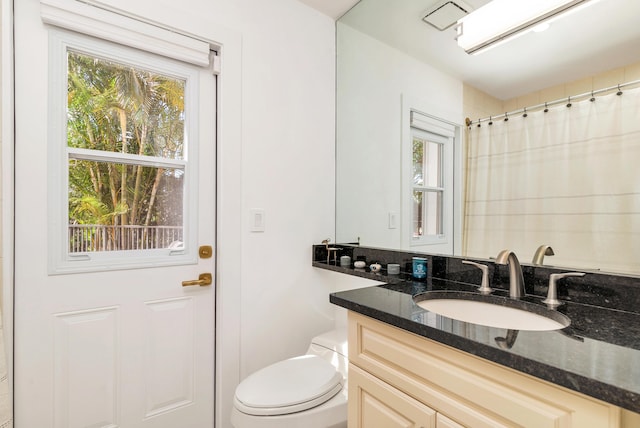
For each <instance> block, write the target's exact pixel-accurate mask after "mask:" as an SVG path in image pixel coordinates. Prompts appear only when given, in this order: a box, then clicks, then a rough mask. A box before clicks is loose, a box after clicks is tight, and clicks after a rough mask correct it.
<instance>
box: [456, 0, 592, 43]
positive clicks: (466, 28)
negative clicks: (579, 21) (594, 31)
mask: <svg viewBox="0 0 640 428" xmlns="http://www.w3.org/2000/svg"><path fill="white" fill-rule="evenodd" d="M597 1H598V0H536V1H526V2H524V1H513V0H493V1H490V2H489V3H487V4H486V5H484V6H482V7H480V8H478V9H476V10H475V11H473V12H471V13H470V14H469V15H467V16H464V17H462V18H461V19H459V20H458V24H457V26H456V31H457V37H456V40H457V41H458V46H460V47H461V48H463V49H464V50H465V52H467V53H468V54H478V53H480V52H484V51H486V50H488V49H490V48H493V47H495V46H497V45H499V44H502V43H504V42H506V41H508V40H512V39H514V38H516V37H518V36H521V35H522V34H525V33H526V32H528V31H530V30H532V29H533V28H534V27H536V26H537V25H540V24H541V23H543V22H546V23H549V22H551V21H554V20H556V19H558V18H560V17H561V16H566V15H567V13H568V12H570V11H571V12H574V11H576V10H577V9H579V8H580V7H582V6H587V5H590V4H593V3H595V2H597Z"/></svg>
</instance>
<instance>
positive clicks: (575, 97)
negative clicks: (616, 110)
mask: <svg viewBox="0 0 640 428" xmlns="http://www.w3.org/2000/svg"><path fill="white" fill-rule="evenodd" d="M635 85H640V80H633V81H631V82H626V83H621V84H619V85H615V86H609V87H608V88H602V89H598V90H596V91H589V92H585V93H583V94H578V95H572V96H569V97H566V98H560V99H557V100H555V101H549V102H544V103H541V104H537V105H534V106H531V107H524V108H521V109H518V110H513V111H508V112H505V113H503V114H498V115H496V116H489V117H485V118H482V119H478V120H471V119H469V118H468V117H467V118H466V119H465V123H466V125H467V126H471V125H473V124H478V126H480V124H481V123H482V122H487V121H493V120H496V119H502V118H504V119H505V120H507V119H508V117H509V116H512V115H516V114H520V113H522V114H523V115H524V114H527V113H528V112H530V111H536V110H540V109H543V108H544V109H547V108H548V107H552V106H555V105H558V104H562V103H567V107H571V101H572V100H574V101H575V100H578V99H583V98H586V97H591V101H595V98H594V97H595V96H596V95H599V94H602V93H604V92H611V91H613V90H616V89H617V90H618V92H617V94H618V95H622V88H626V87H628V86H635ZM525 117H526V116H525Z"/></svg>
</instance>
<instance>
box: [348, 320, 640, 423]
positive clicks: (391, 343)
mask: <svg viewBox="0 0 640 428" xmlns="http://www.w3.org/2000/svg"><path fill="white" fill-rule="evenodd" d="M349 361H350V364H349V428H378V427H380V428H392V427H405V428H406V427H416V428H434V427H437V428H460V427H470V428H481V427H487V428H495V427H514V426H517V427H535V428H546V427H549V428H569V427H575V428H588V427H594V428H596V427H597V428H606V427H629V428H630V427H632V426H638V425H635V424H636V423H639V422H640V421H639V420H638V419H637V418H636V416H638V415H637V414H631V415H629V414H627V413H626V412H623V411H622V410H621V409H620V408H619V407H617V406H614V405H611V404H608V403H605V402H603V401H600V400H597V399H594V398H590V397H588V396H585V395H582V394H579V393H576V392H573V391H570V390H567V389H565V388H562V387H558V386H556V385H553V384H551V383H548V382H545V381H542V380H539V379H536V378H533V377H531V376H528V375H525V374H522V373H520V372H517V371H514V370H512V369H508V368H505V367H504V366H501V365H498V364H495V363H492V362H490V361H487V360H484V359H480V358H478V357H475V356H472V355H471V354H468V353H466V352H462V351H459V350H456V349H453V348H451V347H449V346H445V345H442V344H440V343H438V342H435V341H433V340H430V339H427V338H424V337H422V336H418V335H415V334H412V333H409V332H407V331H405V330H402V329H399V328H396V327H393V326H390V325H388V324H385V323H382V322H380V321H377V320H374V319H372V318H369V317H366V316H363V315H361V314H358V313H355V312H349ZM625 418H628V422H625V421H627V419H625ZM631 419H633V420H631Z"/></svg>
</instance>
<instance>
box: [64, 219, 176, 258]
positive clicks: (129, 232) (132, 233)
mask: <svg viewBox="0 0 640 428" xmlns="http://www.w3.org/2000/svg"><path fill="white" fill-rule="evenodd" d="M182 242H183V236H182V226H130V225H124V226H107V225H100V224H73V225H69V252H70V253H83V252H96V251H122V250H153V249H161V248H174V247H177V246H181V245H182Z"/></svg>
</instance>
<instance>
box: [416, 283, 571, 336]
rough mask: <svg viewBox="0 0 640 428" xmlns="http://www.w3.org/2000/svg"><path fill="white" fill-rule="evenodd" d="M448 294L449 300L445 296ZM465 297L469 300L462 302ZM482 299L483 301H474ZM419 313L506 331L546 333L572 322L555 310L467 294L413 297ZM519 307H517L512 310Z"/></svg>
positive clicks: (430, 293) (439, 293)
mask: <svg viewBox="0 0 640 428" xmlns="http://www.w3.org/2000/svg"><path fill="white" fill-rule="evenodd" d="M447 294H451V296H447ZM465 295H468V298H465ZM479 298H481V299H482V300H477V299H479ZM414 301H415V302H416V304H417V305H418V306H420V307H421V308H422V309H426V310H427V311H429V312H434V313H436V314H438V315H442V316H445V317H447V318H452V319H455V320H458V321H463V322H468V323H473V324H479V325H484V326H488V327H497V328H506V329H509V330H533V331H548V330H559V329H562V328H565V327H568V326H569V324H571V320H570V319H569V318H568V317H567V316H565V315H564V314H561V313H559V312H557V311H554V310H550V309H549V310H547V309H545V308H544V307H540V306H538V305H534V304H532V303H527V302H523V301H519V300H513V299H508V298H502V297H496V296H478V295H475V294H470V293H451V292H449V293H447V292H427V293H423V294H419V295H417V296H415V297H414ZM515 306H518V307H515Z"/></svg>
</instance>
